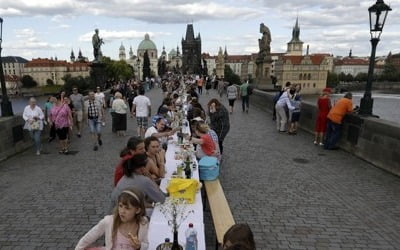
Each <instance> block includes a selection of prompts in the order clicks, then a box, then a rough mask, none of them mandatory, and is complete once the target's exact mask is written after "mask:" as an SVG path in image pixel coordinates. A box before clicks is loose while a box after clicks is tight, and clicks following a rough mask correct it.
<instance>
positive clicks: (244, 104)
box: [242, 95, 249, 111]
mask: <svg viewBox="0 0 400 250" xmlns="http://www.w3.org/2000/svg"><path fill="white" fill-rule="evenodd" d="M246 108H247V109H246ZM242 109H243V111H245V110H249V96H248V95H246V96H242Z"/></svg>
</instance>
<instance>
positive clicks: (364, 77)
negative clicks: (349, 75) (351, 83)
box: [354, 72, 368, 82]
mask: <svg viewBox="0 0 400 250" xmlns="http://www.w3.org/2000/svg"><path fill="white" fill-rule="evenodd" d="M367 79H368V74H367V73H363V72H360V73H358V74H357V75H356V77H354V80H355V81H359V82H365V81H367Z"/></svg>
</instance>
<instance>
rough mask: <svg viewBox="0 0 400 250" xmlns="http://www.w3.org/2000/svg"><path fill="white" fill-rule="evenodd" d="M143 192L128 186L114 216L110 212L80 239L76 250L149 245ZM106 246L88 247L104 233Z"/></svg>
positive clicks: (131, 248)
mask: <svg viewBox="0 0 400 250" xmlns="http://www.w3.org/2000/svg"><path fill="white" fill-rule="evenodd" d="M145 212H146V210H145V206H144V195H143V193H142V192H141V191H139V190H138V189H134V188H132V189H127V190H124V191H122V193H121V194H120V195H119V196H118V203H117V205H116V207H115V208H114V213H113V215H107V216H106V217H104V219H102V220H101V221H100V222H99V223H98V224H97V225H96V226H94V227H93V228H92V229H90V230H89V232H87V233H86V234H85V235H84V236H83V237H82V238H81V239H80V240H79V242H78V244H77V246H76V247H75V250H83V249H86V250H88V249H107V250H108V249H110V250H111V249H130V250H135V249H140V250H146V249H147V248H148V245H149V243H148V239H147V232H148V228H149V221H148V219H147V217H146V216H145ZM103 235H104V236H105V247H100V248H87V247H88V246H89V245H90V244H92V243H94V242H95V241H96V240H97V239H99V238H100V237H101V236H103Z"/></svg>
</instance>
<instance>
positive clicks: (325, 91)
mask: <svg viewBox="0 0 400 250" xmlns="http://www.w3.org/2000/svg"><path fill="white" fill-rule="evenodd" d="M322 92H323V93H329V94H330V93H331V92H332V89H331V88H324V89H323V90H322Z"/></svg>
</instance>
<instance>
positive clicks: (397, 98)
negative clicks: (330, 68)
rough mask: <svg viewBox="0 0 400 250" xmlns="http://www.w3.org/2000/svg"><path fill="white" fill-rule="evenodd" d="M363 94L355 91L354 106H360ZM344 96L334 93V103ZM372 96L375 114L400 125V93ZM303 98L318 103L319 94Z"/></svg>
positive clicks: (373, 94) (374, 93)
mask: <svg viewBox="0 0 400 250" xmlns="http://www.w3.org/2000/svg"><path fill="white" fill-rule="evenodd" d="M363 95H364V93H363V92H353V106H354V107H355V106H360V100H361V98H362V97H363ZM343 96H344V94H332V95H331V100H332V104H334V103H335V102H336V101H337V100H338V99H340V98H342V97H343ZM372 98H373V99H374V106H373V114H374V115H377V116H379V118H380V119H382V120H387V121H392V122H396V123H398V125H399V126H400V94H384V93H380V92H373V93H372ZM303 99H304V100H307V101H310V102H315V103H316V102H317V99H318V96H303Z"/></svg>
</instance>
